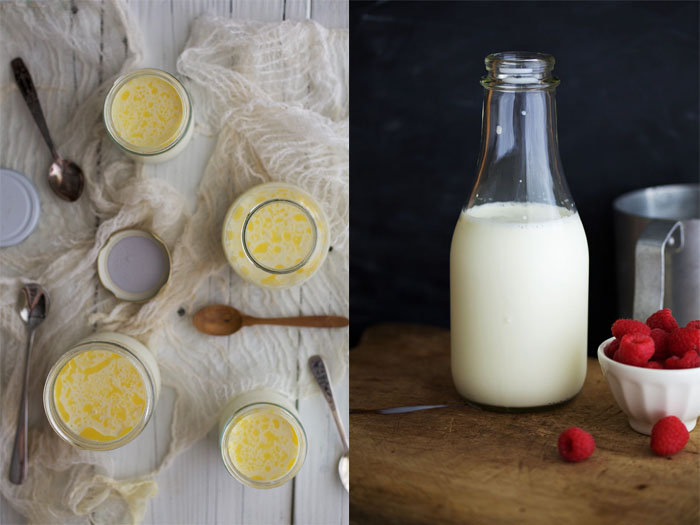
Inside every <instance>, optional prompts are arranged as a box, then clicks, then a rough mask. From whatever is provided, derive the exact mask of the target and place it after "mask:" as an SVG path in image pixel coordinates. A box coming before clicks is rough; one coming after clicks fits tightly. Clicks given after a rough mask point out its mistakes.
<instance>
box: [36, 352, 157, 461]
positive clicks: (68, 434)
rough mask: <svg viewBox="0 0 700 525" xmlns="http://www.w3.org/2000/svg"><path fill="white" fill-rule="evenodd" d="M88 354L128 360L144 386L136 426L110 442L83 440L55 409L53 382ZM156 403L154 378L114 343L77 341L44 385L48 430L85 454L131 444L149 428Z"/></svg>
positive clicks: (144, 367)
mask: <svg viewBox="0 0 700 525" xmlns="http://www.w3.org/2000/svg"><path fill="white" fill-rule="evenodd" d="M88 350H106V351H109V352H114V353H116V354H119V355H121V356H122V357H125V358H126V359H128V360H129V362H130V363H131V364H132V365H133V366H134V367H135V368H136V370H138V372H139V374H140V375H141V378H142V380H143V383H144V387H145V391H146V405H145V407H144V409H143V414H142V416H141V419H140V421H139V422H138V424H136V425H135V426H134V428H132V429H131V430H130V431H129V432H127V433H126V434H124V435H123V436H121V437H119V438H117V439H114V440H112V441H95V440H92V439H87V438H84V437H82V436H80V435H78V434H76V433H75V432H73V431H72V430H71V429H70V427H69V426H68V425H67V424H66V423H65V422H64V421H63V419H62V418H61V416H60V414H58V409H57V407H56V398H55V396H54V391H55V388H56V380H57V379H58V375H59V374H60V373H61V371H62V370H63V368H64V367H65V366H66V365H67V364H68V362H69V361H70V360H71V359H73V358H74V357H75V356H77V355H79V354H81V353H83V352H87V351H88ZM155 400H156V386H155V378H154V377H153V376H152V374H151V372H150V371H149V369H148V366H146V364H144V362H143V361H142V360H141V359H140V358H139V356H138V355H136V354H135V353H134V352H133V351H132V350H130V349H129V348H127V347H126V346H124V345H121V344H119V343H117V342H115V341H93V340H88V341H80V342H78V343H77V344H75V345H73V346H71V347H70V348H69V349H68V350H67V351H65V352H64V353H63V354H62V355H61V356H60V357H59V358H58V360H57V361H56V362H55V363H54V364H53V366H52V367H51V369H50V371H49V373H48V376H47V378H46V382H45V383H44V412H45V413H46V417H47V419H48V420H49V424H50V425H51V428H53V430H54V431H55V432H56V433H57V434H58V435H59V437H60V438H61V439H63V440H64V441H66V442H68V443H70V444H71V445H74V446H76V447H78V448H82V449H88V450H113V449H115V448H119V447H121V446H123V445H125V444H126V443H128V442H130V441H132V440H133V439H134V438H135V437H136V436H138V435H139V434H140V433H141V432H142V431H143V429H144V428H145V427H146V425H147V424H148V421H149V420H150V418H151V415H152V413H153V409H154V406H155Z"/></svg>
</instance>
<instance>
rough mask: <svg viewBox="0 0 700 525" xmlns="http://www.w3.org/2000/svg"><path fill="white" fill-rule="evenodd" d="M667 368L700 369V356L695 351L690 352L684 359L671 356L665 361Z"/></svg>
mask: <svg viewBox="0 0 700 525" xmlns="http://www.w3.org/2000/svg"><path fill="white" fill-rule="evenodd" d="M664 366H665V367H666V368H672V369H681V368H698V367H700V355H698V353H697V352H695V351H693V350H688V351H687V352H686V353H685V354H683V356H682V357H678V356H675V355H674V356H671V357H669V358H668V359H666V361H664Z"/></svg>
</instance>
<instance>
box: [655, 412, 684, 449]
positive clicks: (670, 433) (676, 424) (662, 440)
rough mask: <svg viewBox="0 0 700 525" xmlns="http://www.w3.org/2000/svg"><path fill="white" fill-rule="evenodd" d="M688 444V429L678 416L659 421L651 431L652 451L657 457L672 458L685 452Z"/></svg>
mask: <svg viewBox="0 0 700 525" xmlns="http://www.w3.org/2000/svg"><path fill="white" fill-rule="evenodd" d="M687 442H688V429H687V428H685V425H684V424H683V422H682V421H681V420H680V419H678V418H677V417H676V416H666V417H664V418H661V419H659V420H658V421H657V422H656V425H654V428H652V429H651V450H653V451H654V453H655V454H656V455H657V456H670V455H672V454H675V453H676V452H680V451H681V450H683V447H684V446H685V444H686V443H687Z"/></svg>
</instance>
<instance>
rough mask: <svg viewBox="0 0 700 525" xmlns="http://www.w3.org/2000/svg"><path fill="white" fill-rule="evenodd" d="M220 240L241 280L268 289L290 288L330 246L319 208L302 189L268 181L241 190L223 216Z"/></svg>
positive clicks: (308, 274) (309, 272)
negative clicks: (240, 193)
mask: <svg viewBox="0 0 700 525" xmlns="http://www.w3.org/2000/svg"><path fill="white" fill-rule="evenodd" d="M222 243H223V247H224V252H225V254H226V258H227V259H228V261H229V263H230V264H231V266H232V267H233V269H234V270H235V271H236V273H237V274H238V275H240V276H241V277H242V278H243V279H245V280H246V281H248V282H251V283H253V284H256V285H258V286H263V287H267V288H288V287H290V286H294V285H296V284H300V283H302V282H304V281H305V280H307V279H308V278H310V277H311V276H312V275H313V274H315V273H316V272H317V271H318V269H319V268H320V267H321V265H322V264H323V261H325V259H326V255H327V254H328V248H329V246H330V232H329V228H328V221H327V219H326V216H325V214H324V213H323V209H322V208H321V206H319V204H318V203H317V202H316V200H315V199H314V198H313V197H312V196H311V195H309V194H308V193H306V192H305V191H303V190H301V189H299V188H297V187H296V186H292V185H291V184H285V183H282V182H269V183H266V184H261V185H259V186H255V187H253V188H251V189H249V190H248V191H246V192H245V193H243V194H242V195H241V196H240V197H238V199H236V200H235V202H234V203H233V204H232V205H231V207H230V208H229V209H228V212H227V213H226V218H225V219H224V227H223V235H222Z"/></svg>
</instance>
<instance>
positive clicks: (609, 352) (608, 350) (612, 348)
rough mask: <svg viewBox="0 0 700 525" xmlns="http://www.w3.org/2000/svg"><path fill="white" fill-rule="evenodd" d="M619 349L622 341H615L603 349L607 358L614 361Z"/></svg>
mask: <svg viewBox="0 0 700 525" xmlns="http://www.w3.org/2000/svg"><path fill="white" fill-rule="evenodd" d="M618 348H620V341H618V340H617V339H613V340H612V341H610V342H609V343H608V344H607V345H605V348H604V349H603V353H604V354H605V355H606V356H607V357H609V358H610V359H612V358H613V356H614V355H615V352H617V349H618Z"/></svg>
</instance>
